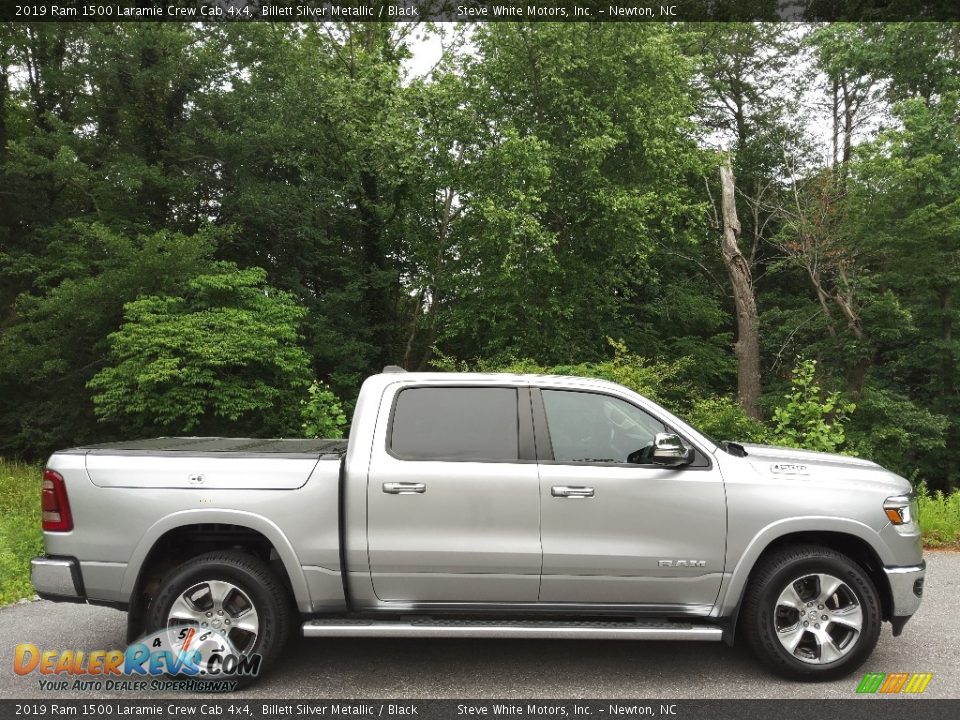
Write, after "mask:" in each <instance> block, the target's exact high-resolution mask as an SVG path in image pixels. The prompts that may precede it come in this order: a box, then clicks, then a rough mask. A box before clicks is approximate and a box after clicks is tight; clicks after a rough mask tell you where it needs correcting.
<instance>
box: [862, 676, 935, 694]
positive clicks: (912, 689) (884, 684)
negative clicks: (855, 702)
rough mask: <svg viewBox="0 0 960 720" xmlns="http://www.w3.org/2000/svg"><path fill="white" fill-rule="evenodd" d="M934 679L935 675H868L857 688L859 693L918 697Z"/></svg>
mask: <svg viewBox="0 0 960 720" xmlns="http://www.w3.org/2000/svg"><path fill="white" fill-rule="evenodd" d="M932 679H933V673H867V674H866V675H864V676H863V680H861V681H860V684H859V685H858V686H857V692H858V693H868V694H874V693H883V694H885V695H893V694H896V693H910V694H914V695H918V694H920V693H922V692H923V691H924V690H926V689H927V685H929V684H930V681H931V680H932Z"/></svg>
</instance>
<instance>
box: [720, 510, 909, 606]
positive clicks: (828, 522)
mask: <svg viewBox="0 0 960 720" xmlns="http://www.w3.org/2000/svg"><path fill="white" fill-rule="evenodd" d="M809 532H830V533H840V534H844V535H851V536H853V537H856V538H858V539H860V540H863V541H864V542H865V543H866V544H867V545H868V546H869V547H870V548H872V549H873V551H874V552H875V553H876V554H877V557H879V558H880V562H881V563H883V564H884V565H890V564H893V563H894V560H895V557H894V554H893V552H892V551H891V550H890V548H889V547H888V546H887V544H886V543H885V542H883V540H882V539H881V537H880V536H879V535H878V534H877V531H876V530H874V529H873V528H871V527H870V526H869V525H866V524H864V523H862V522H859V521H857V520H851V519H849V518H840V517H832V516H820V515H809V516H802V517H792V518H785V519H783V520H777V521H775V522H772V523H770V524H769V525H767V526H765V527H764V528H762V529H761V530H760V531H759V532H757V533H756V534H755V535H754V536H753V537H752V538H751V539H750V540H749V541H748V543H747V545H746V547H745V548H744V549H743V550H742V552H740V553H739V559H737V557H738V556H737V549H736V548H730V547H728V548H727V552H728V557H727V567H730V566H731V564H733V563H734V562H735V563H736V564H735V565H733V570H732V571H731V573H730V575H729V577H728V578H726V579H725V580H724V582H723V583H722V584H721V587H720V592H719V593H718V596H717V613H716V614H717V615H719V616H720V617H728V616H730V615H731V614H733V613H734V612H735V611H736V609H737V606H738V605H739V603H740V598H741V597H742V596H743V591H744V588H746V585H747V579H748V578H749V577H750V573H751V571H752V570H753V568H754V566H755V565H756V564H757V560H758V559H759V558H760V555H761V554H763V551H764V550H766V549H767V548H768V547H769V546H770V545H771V543H773V542H775V541H776V540H779V539H781V538H783V537H786V536H788V535H792V534H795V533H809Z"/></svg>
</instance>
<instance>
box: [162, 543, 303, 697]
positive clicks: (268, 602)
mask: <svg viewBox="0 0 960 720" xmlns="http://www.w3.org/2000/svg"><path fill="white" fill-rule="evenodd" d="M146 619H147V627H148V628H149V629H150V630H152V631H155V632H156V631H161V630H165V629H166V630H172V631H174V633H172V634H171V635H172V636H175V637H182V636H184V635H185V634H186V633H187V632H190V633H191V634H190V635H189V637H197V638H204V637H206V636H207V635H216V636H217V637H222V638H225V639H226V641H227V642H225V643H223V644H224V645H229V652H235V653H236V655H237V657H247V658H252V657H253V656H255V655H259V656H260V660H259V665H257V669H258V672H257V675H260V674H262V673H263V672H264V670H265V669H267V668H269V667H270V666H271V665H272V664H273V662H274V661H275V660H276V659H277V656H278V655H279V654H280V652H281V651H282V649H283V647H284V645H285V644H286V641H287V639H288V637H289V636H290V632H291V628H292V611H291V607H290V599H289V595H288V593H287V591H286V588H285V587H284V585H283V583H282V582H281V581H280V580H279V579H278V578H277V576H276V575H275V574H274V573H273V571H272V570H271V569H270V567H269V566H268V565H267V564H266V563H265V562H263V561H262V560H259V559H258V558H255V557H253V556H251V555H247V554H245V553H241V552H236V551H217V552H209V553H204V554H203V555H199V556H197V557H195V558H193V559H192V560H189V561H187V562H185V563H184V564H183V565H181V566H180V567H178V568H177V569H176V570H174V571H173V572H172V573H170V575H169V576H167V577H166V578H165V579H164V581H163V583H162V584H161V587H160V591H159V592H158V593H157V595H156V597H155V598H153V601H152V602H151V603H150V606H149V608H148V610H147V618H146ZM191 647H195V645H193V646H191ZM217 670H219V667H218V668H217ZM227 670H229V668H227ZM218 674H219V673H218ZM225 675H226V676H227V677H225V678H224V679H231V680H234V681H236V682H238V683H239V684H240V685H246V684H249V683H250V682H252V681H253V680H254V679H255V677H256V676H251V675H243V674H235V673H234V674H231V673H230V672H226V673H225ZM221 677H223V676H222V675H221ZM207 678H209V679H213V677H211V676H209V675H208V676H207Z"/></svg>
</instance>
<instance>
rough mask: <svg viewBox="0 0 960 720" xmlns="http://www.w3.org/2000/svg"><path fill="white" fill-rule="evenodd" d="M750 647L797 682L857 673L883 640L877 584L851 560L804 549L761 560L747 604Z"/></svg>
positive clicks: (790, 549) (787, 550)
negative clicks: (880, 637) (879, 639)
mask: <svg viewBox="0 0 960 720" xmlns="http://www.w3.org/2000/svg"><path fill="white" fill-rule="evenodd" d="M743 613H744V617H743V620H744V622H743V628H744V633H745V635H746V638H747V641H748V643H749V644H750V646H751V648H752V649H753V651H754V653H756V655H757V656H758V657H759V658H760V660H762V661H764V662H765V663H767V664H769V666H770V667H771V668H772V669H773V670H774V671H775V672H777V673H778V674H780V675H783V676H784V677H788V678H793V679H797V680H828V679H832V678H838V677H843V676H845V675H848V674H850V673H851V672H853V671H854V670H856V669H857V668H858V667H859V666H860V665H861V664H862V663H863V662H864V660H866V659H867V657H868V656H869V655H870V653H871V652H872V651H873V648H874V647H875V646H876V644H877V639H878V638H879V635H880V623H881V608H880V599H879V596H878V594H877V590H876V588H875V587H874V585H873V582H872V581H871V580H870V578H869V577H868V576H867V575H866V573H865V572H864V571H863V569H862V568H861V567H860V566H859V565H857V564H856V563H855V562H853V561H852V560H851V559H850V558H848V557H847V556H845V555H843V554H841V553H838V552H836V551H835V550H832V549H830V548H827V547H822V546H817V545H800V546H792V547H786V548H783V549H781V550H778V551H776V552H774V553H772V554H771V555H769V556H767V557H765V558H764V559H763V560H761V562H760V564H759V565H758V567H757V568H756V570H755V571H754V574H753V576H752V577H751V582H750V586H749V587H748V588H747V592H746V595H745V597H744V605H743Z"/></svg>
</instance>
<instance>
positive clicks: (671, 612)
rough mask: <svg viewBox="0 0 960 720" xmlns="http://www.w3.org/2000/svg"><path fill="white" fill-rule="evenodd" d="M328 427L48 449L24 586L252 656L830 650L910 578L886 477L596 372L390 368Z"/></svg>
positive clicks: (880, 618)
mask: <svg viewBox="0 0 960 720" xmlns="http://www.w3.org/2000/svg"><path fill="white" fill-rule="evenodd" d="M388 370H390V371H385V372H384V373H382V374H378V375H374V376H372V377H370V378H369V379H367V380H366V381H365V382H364V384H363V387H362V389H361V391H360V395H359V398H358V401H357V404H356V409H355V412H354V416H353V420H352V424H351V428H350V435H349V440H346V441H345V440H302V439H299V440H298V439H277V440H264V439H231V438H207V437H191V438H157V439H150V440H135V441H130V442H120V443H109V444H103V445H89V446H85V447H77V448H72V449H69V450H63V451H61V452H57V453H55V454H54V455H53V456H52V457H51V458H50V460H49V462H48V464H47V468H46V471H45V474H44V482H43V498H42V502H43V525H44V541H45V549H46V554H45V555H44V556H43V557H40V558H36V559H34V560H33V567H32V570H33V582H34V585H35V586H36V589H37V592H38V593H39V595H40V596H41V597H43V598H46V599H49V600H55V601H69V602H87V603H91V604H98V605H108V606H112V607H116V608H119V609H121V610H124V611H126V612H127V613H128V636H129V639H130V640H132V639H134V638H137V637H139V636H141V635H142V634H143V633H145V632H148V631H157V630H159V629H163V628H177V627H179V626H181V625H190V626H194V627H198V628H207V629H213V628H216V629H217V630H218V631H219V632H222V633H224V634H225V635H226V637H227V638H228V639H229V641H230V642H231V644H232V645H233V646H234V648H235V649H236V651H237V652H239V653H244V654H252V653H257V654H259V655H260V656H261V659H262V660H263V661H264V665H265V666H269V664H270V663H271V662H272V661H273V660H275V659H276V657H277V655H278V654H279V653H280V651H281V649H282V648H283V645H284V643H285V642H286V641H287V639H288V638H289V637H290V636H291V634H293V633H300V634H302V635H304V636H306V637H317V638H321V637H344V636H376V637H470V638H489V637H505V638H592V639H596V638H611V639H630V640H643V639H655V640H664V639H667V640H700V641H719V640H725V641H727V642H728V643H733V641H734V638H735V636H737V632H736V631H737V630H738V628H739V629H740V630H741V631H742V632H741V634H742V636H743V637H744V638H745V639H746V641H747V642H748V643H749V645H750V646H751V647H752V648H753V650H754V651H755V652H756V653H757V654H758V655H759V656H760V658H761V660H762V662H763V663H764V664H765V665H767V666H768V667H770V668H771V669H773V670H775V671H777V672H779V673H781V674H783V675H786V676H788V677H792V678H797V679H818V678H825V677H836V676H840V675H845V674H847V673H850V672H852V671H853V670H854V669H855V668H856V667H857V666H859V665H860V664H861V663H862V662H863V661H864V660H865V659H866V657H867V656H868V655H869V654H870V652H871V651H872V650H873V648H874V646H875V644H876V643H877V639H878V636H879V632H880V627H881V623H882V622H885V621H886V622H889V623H891V625H892V627H893V634H894V635H899V634H900V632H901V631H902V629H903V627H904V624H905V623H906V622H907V620H908V619H909V618H910V616H911V615H912V614H913V613H914V612H916V610H917V608H918V606H919V604H920V598H921V595H922V591H923V580H924V572H925V563H924V560H923V557H922V547H921V542H920V529H919V527H918V524H917V519H916V505H915V501H914V498H913V495H912V491H911V486H910V483H909V482H908V481H906V480H905V479H903V478H901V477H899V476H897V475H895V474H894V473H892V472H889V471H887V470H885V469H883V468H882V467H880V466H878V465H877V464H875V463H873V462H870V461H868V460H861V459H857V458H853V457H846V456H838V455H827V454H821V453H815V452H806V451H802V450H795V449H785V448H775V447H766V446H759V445H740V444H737V443H733V442H715V441H714V440H712V439H710V438H709V437H707V436H705V435H703V434H702V433H700V432H698V431H697V430H696V429H695V428H693V427H691V426H689V425H688V424H687V423H685V422H684V421H683V420H681V419H680V418H678V417H676V416H674V415H673V414H671V413H669V412H668V411H666V410H665V409H663V408H662V407H660V406H658V405H657V404H655V403H653V402H651V401H650V400H648V399H646V398H644V397H642V396H641V395H638V394H636V393H634V392H632V391H631V390H629V389H627V388H624V387H622V386H619V385H616V384H614V383H611V382H606V381H603V380H598V379H591V378H579V377H560V376H540V375H522V374H471V373H406V372H402V371H399V369H388Z"/></svg>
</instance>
